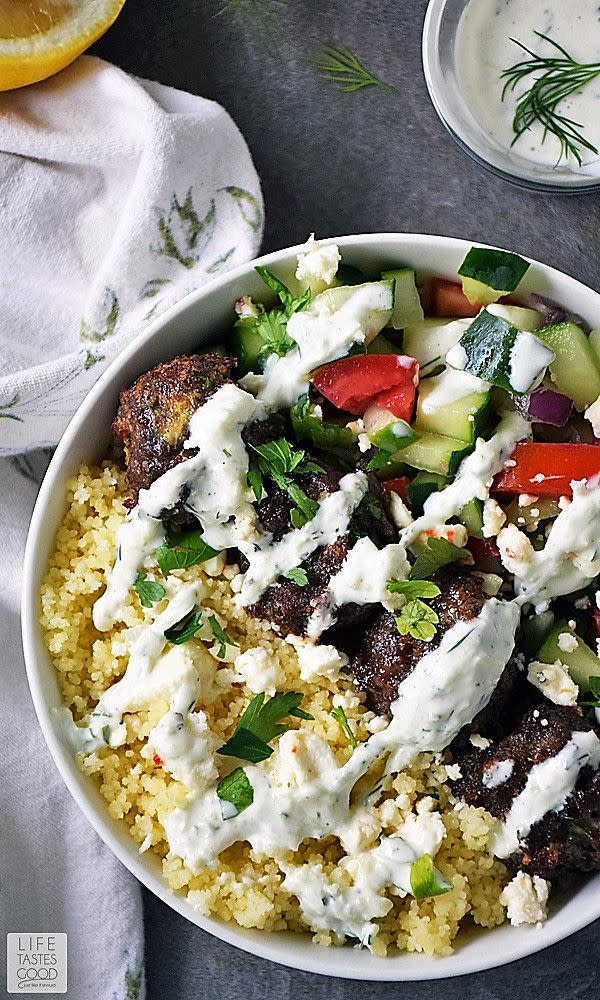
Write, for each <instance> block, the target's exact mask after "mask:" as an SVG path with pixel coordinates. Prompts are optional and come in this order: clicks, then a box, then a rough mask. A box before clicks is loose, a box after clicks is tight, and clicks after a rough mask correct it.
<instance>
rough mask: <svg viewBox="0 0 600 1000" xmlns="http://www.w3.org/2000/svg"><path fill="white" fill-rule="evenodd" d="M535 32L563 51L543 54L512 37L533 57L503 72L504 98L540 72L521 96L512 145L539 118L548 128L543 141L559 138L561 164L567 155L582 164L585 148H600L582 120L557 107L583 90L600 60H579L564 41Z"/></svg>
mask: <svg viewBox="0 0 600 1000" xmlns="http://www.w3.org/2000/svg"><path fill="white" fill-rule="evenodd" d="M535 34H536V35H537V36H538V38H541V39H543V40H544V41H545V42H548V43H549V44H550V45H552V46H553V48H554V49H555V50H556V52H557V53H559V54H558V55H554V56H540V55H538V54H537V53H536V52H533V51H532V50H531V49H529V48H527V46H526V45H524V44H523V42H519V41H518V40H517V39H516V38H511V42H514V43H515V45H518V46H519V48H521V49H522V50H523V51H524V52H526V53H527V55H528V56H529V58H528V59H523V60H522V61H521V62H518V63H515V65H514V66H510V67H509V68H508V69H505V70H504V72H503V73H502V74H501V79H503V80H504V81H505V83H504V87H503V88H502V100H504V99H505V97H506V95H507V93H508V92H509V91H510V92H514V91H515V89H516V88H517V86H518V85H519V84H520V83H521V82H522V81H524V80H527V78H528V77H530V76H531V75H532V74H540V75H539V76H537V77H536V79H535V80H534V81H533V83H532V84H531V86H530V87H529V89H528V90H526V91H525V92H524V93H523V94H521V95H520V96H519V97H518V100H517V106H516V108H515V114H514V118H513V131H514V133H515V137H514V139H513V141H512V143H511V145H513V146H514V144H515V143H516V142H517V140H518V139H520V138H521V136H522V135H523V134H524V133H525V132H527V131H528V129H530V128H531V126H532V125H534V124H535V122H539V124H540V125H541V126H542V127H543V130H544V131H543V135H542V142H544V141H545V139H546V136H547V135H548V134H550V135H553V136H555V137H556V138H557V139H558V142H559V146H560V152H559V154H558V159H557V161H556V163H557V165H558V163H560V161H561V159H562V158H563V157H564V159H565V160H567V159H568V158H569V157H570V156H572V157H573V159H574V160H576V161H577V163H578V164H579V166H581V150H582V149H587V150H589V151H590V152H591V153H598V149H597V148H596V146H594V145H593V143H591V142H590V141H589V139H586V137H585V136H584V134H583V132H582V129H583V125H582V123H581V122H576V121H573V119H572V118H567V117H566V116H565V115H561V114H560V113H559V111H558V110H557V108H558V105H559V104H560V102H561V101H563V100H564V99H565V98H566V97H568V96H569V95H570V94H574V93H575V92H576V91H578V90H581V89H582V88H583V87H585V86H586V84H588V83H590V82H591V81H592V80H594V79H595V78H596V77H597V76H599V75H600V63H597V62H596V63H579V62H577V61H576V60H575V59H573V57H572V56H571V55H570V54H569V53H568V52H567V50H566V49H564V48H563V47H562V45H559V44H558V42H555V41H554V40H553V39H552V38H549V37H548V35H544V34H542V32H541V31H536V32H535Z"/></svg>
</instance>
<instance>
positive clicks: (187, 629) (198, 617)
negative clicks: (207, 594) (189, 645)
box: [163, 611, 202, 646]
mask: <svg viewBox="0 0 600 1000" xmlns="http://www.w3.org/2000/svg"><path fill="white" fill-rule="evenodd" d="M201 625H202V614H201V613H200V612H199V611H190V613H189V614H188V615H186V616H185V618H182V619H181V621H179V622H177V623H176V624H175V625H172V626H171V628H168V629H165V631H164V633H163V634H164V637H165V639H167V640H168V641H169V642H171V643H173V645H174V646H181V645H182V644H183V643H184V642H189V640H190V639H193V637H194V636H195V635H196V632H197V631H198V629H199V628H200V626H201Z"/></svg>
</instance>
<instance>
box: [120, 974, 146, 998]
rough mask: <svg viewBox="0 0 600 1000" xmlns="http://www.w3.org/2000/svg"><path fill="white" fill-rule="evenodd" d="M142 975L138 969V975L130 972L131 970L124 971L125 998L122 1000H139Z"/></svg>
mask: <svg viewBox="0 0 600 1000" xmlns="http://www.w3.org/2000/svg"><path fill="white" fill-rule="evenodd" d="M143 975H144V970H143V969H140V971H139V972H138V974H137V975H136V974H135V972H132V971H131V969H127V970H126V971H125V990H126V992H125V997H124V1000H139V998H140V987H141V985H142V977H143Z"/></svg>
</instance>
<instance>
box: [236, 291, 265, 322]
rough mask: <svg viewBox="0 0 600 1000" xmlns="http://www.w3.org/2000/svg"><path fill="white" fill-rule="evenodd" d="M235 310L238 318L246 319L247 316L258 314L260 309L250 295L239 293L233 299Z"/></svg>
mask: <svg viewBox="0 0 600 1000" xmlns="http://www.w3.org/2000/svg"><path fill="white" fill-rule="evenodd" d="M235 311H236V313H237V314H238V316H239V317H240V319H246V318H247V317H248V316H260V314H261V311H262V310H261V307H260V306H258V305H257V304H256V302H254V301H253V300H252V297H251V296H250V295H240V297H239V299H236V301H235Z"/></svg>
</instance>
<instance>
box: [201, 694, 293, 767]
mask: <svg viewBox="0 0 600 1000" xmlns="http://www.w3.org/2000/svg"><path fill="white" fill-rule="evenodd" d="M303 697H304V696H303V694H302V693H301V692H300V691H288V692H286V693H281V694H276V695H274V696H273V697H272V698H269V700H268V701H265V695H264V692H261V694H257V695H255V696H254V698H253V699H252V701H251V702H250V704H249V705H248V707H247V708H246V711H245V712H244V714H243V715H242V717H241V719H240V721H239V722H238V724H237V726H236V728H235V730H234V732H233V735H232V736H230V738H229V739H228V740H227V742H226V743H224V744H223V746H222V747H219V749H218V750H217V753H220V754H222V755H223V756H225V757H238V758H239V759H240V760H248V761H250V762H251V763H252V764H257V763H258V762H259V761H261V760H266V759H267V757H270V756H271V754H272V753H273V748H272V747H270V746H269V742H270V741H271V740H273V739H275V737H276V736H281V735H282V733H285V732H287V730H288V729H289V728H290V727H289V726H287V725H286V724H285V723H282V722H281V721H280V720H281V719H284V718H285V717H286V716H289V715H291V716H295V717H296V718H300V719H307V718H310V719H312V716H310V715H309V714H308V712H304V711H303V710H302V709H301V708H299V705H300V702H301V701H302V698H303Z"/></svg>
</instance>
